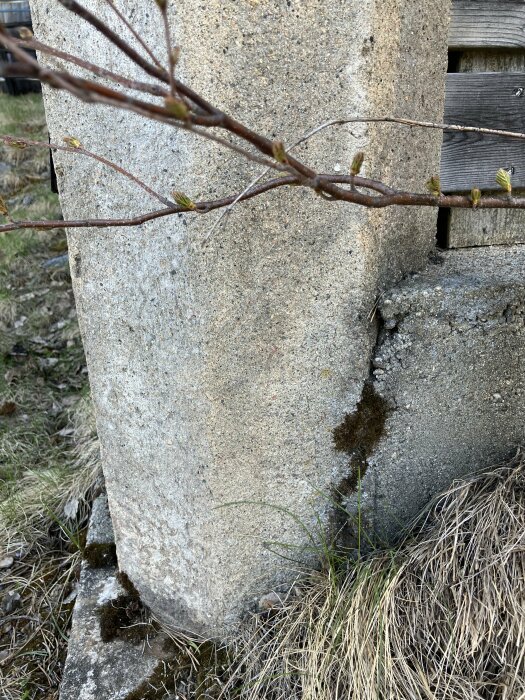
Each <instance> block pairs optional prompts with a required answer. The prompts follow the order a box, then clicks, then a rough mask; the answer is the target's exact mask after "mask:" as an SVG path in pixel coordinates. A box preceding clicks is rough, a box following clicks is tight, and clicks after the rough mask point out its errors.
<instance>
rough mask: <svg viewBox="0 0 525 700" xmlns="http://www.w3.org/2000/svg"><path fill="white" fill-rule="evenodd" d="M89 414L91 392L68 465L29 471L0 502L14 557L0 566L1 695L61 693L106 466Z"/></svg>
mask: <svg viewBox="0 0 525 700" xmlns="http://www.w3.org/2000/svg"><path fill="white" fill-rule="evenodd" d="M89 414H90V409H89V401H88V399H85V400H81V401H80V403H79V405H78V409H77V410H76V411H75V414H74V416H73V417H72V423H71V425H72V430H73V431H74V435H73V439H74V442H75V448H74V449H73V450H72V451H71V452H72V454H71V457H72V461H71V463H70V466H69V468H64V467H63V466H62V467H58V468H52V467H51V468H48V469H41V470H35V471H26V472H25V474H24V475H23V476H22V477H21V478H19V479H18V481H17V484H16V489H13V491H12V492H11V493H10V494H9V495H8V497H7V498H6V500H5V501H4V502H3V503H1V504H0V552H2V556H3V557H9V558H13V559H14V563H13V564H12V566H11V567H10V568H8V569H6V570H4V571H0V584H1V589H2V591H4V592H6V595H4V596H3V597H2V607H3V609H2V610H1V611H0V689H1V693H0V697H1V698H2V700H3V699H4V698H5V700H29V699H30V698H37V697H38V698H46V700H56V698H57V697H58V684H59V682H60V678H61V675H62V668H63V664H64V660H65V656H66V652H67V634H68V630H69V625H70V620H71V613H72V609H73V604H74V600H75V596H76V582H77V579H78V575H79V569H80V562H81V557H82V554H81V542H82V536H83V530H84V529H85V526H86V524H87V518H88V515H89V509H90V504H91V500H92V493H93V489H94V488H96V483H97V479H98V475H99V473H100V470H99V459H98V445H97V440H96V437H95V435H94V432H93V429H92V421H91V418H90V416H89ZM75 455H76V459H75ZM10 595H11V597H12V600H13V602H12V604H11V598H10V597H9V596H10ZM6 602H7V603H8V605H9V607H8V609H6V607H5V606H6Z"/></svg>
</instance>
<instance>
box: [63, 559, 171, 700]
mask: <svg viewBox="0 0 525 700" xmlns="http://www.w3.org/2000/svg"><path fill="white" fill-rule="evenodd" d="M116 573H117V571H116V569H115V568H101V569H91V568H89V567H84V568H83V569H82V573H81V576H80V585H79V591H78V594H77V600H76V603H75V610H74V613H73V621H72V626H71V635H70V638H69V647H68V655H67V660H66V664H65V667H64V675H63V679H62V683H61V685H60V700H126V698H128V697H129V696H130V694H131V693H132V692H133V691H135V690H136V689H137V688H138V687H141V686H142V685H143V684H144V683H145V682H146V681H147V680H148V679H149V678H150V677H151V676H152V675H153V674H154V673H155V671H156V669H157V667H158V665H159V659H158V658H157V657H155V656H154V655H153V654H152V653H151V652H150V650H149V647H148V646H147V645H143V644H132V643H131V642H129V641H127V640H124V639H114V640H112V641H110V642H103V641H102V639H101V637H100V619H99V617H100V611H101V609H102V607H103V606H104V605H105V604H108V603H111V602H112V601H115V600H116V599H117V598H118V596H119V595H121V594H123V593H124V590H123V589H122V587H121V586H120V584H119V583H118V581H117V579H116Z"/></svg>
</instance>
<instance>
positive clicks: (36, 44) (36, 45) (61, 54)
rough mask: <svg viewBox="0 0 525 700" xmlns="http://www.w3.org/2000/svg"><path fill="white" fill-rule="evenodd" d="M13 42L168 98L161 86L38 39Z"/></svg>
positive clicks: (135, 88)
mask: <svg viewBox="0 0 525 700" xmlns="http://www.w3.org/2000/svg"><path fill="white" fill-rule="evenodd" d="M13 41H15V42H16V43H17V44H18V45H19V46H20V47H21V48H26V49H32V50H33V51H40V52H41V53H45V54H47V55H49V56H54V57H55V58H60V59H62V60H63V61H67V62H68V63H72V64H73V65H76V66H79V67H80V68H84V69H85V70H87V71H89V72H90V73H93V74H94V75H97V76H98V77H100V78H108V79H109V80H112V81H113V82H115V83H118V84H119V85H122V86H124V87H127V88H129V89H130V90H135V91H137V92H144V93H147V94H150V95H154V96H155V97H166V96H167V94H168V93H167V91H166V90H165V89H164V88H162V87H161V86H160V85H153V83H143V82H141V81H140V80H131V79H130V78H126V77H125V76H123V75H120V74H119V73H114V72H113V71H111V70H108V69H107V68H102V67H101V66H97V65H96V64H94V63H90V62H89V61H85V60H84V59H83V58H80V57H79V56H74V55H73V54H70V53H67V52H66V51H60V50H59V49H55V48H53V47H52V46H48V45H47V44H44V43H42V42H41V41H38V40H37V39H30V40H24V39H13Z"/></svg>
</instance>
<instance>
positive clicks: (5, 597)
mask: <svg viewBox="0 0 525 700" xmlns="http://www.w3.org/2000/svg"><path fill="white" fill-rule="evenodd" d="M0 133H10V134H15V135H17V136H20V137H26V138H27V137H29V138H47V131H46V126H45V118H44V111H43V105H42V98H41V96H40V95H27V96H23V97H16V98H13V97H8V96H5V95H0ZM0 191H1V192H2V195H3V197H4V199H5V200H6V202H7V204H8V206H9V208H10V210H11V211H12V212H13V213H14V214H15V215H16V216H22V217H26V216H28V217H30V218H42V217H45V218H47V217H52V218H57V217H58V216H59V214H60V209H59V204H58V199H57V196H56V195H54V194H52V193H51V191H50V183H49V156H48V154H47V152H45V151H42V150H41V149H38V150H37V149H33V148H30V147H28V148H24V149H19V148H12V147H7V146H0ZM66 252H67V245H66V240H65V234H64V231H60V230H58V231H55V232H53V233H49V232H41V231H35V230H34V229H28V230H25V231H16V232H11V233H8V234H2V236H1V237H0V688H1V692H0V695H1V697H2V698H5V699H6V700H31V699H32V698H46V699H47V700H51V698H56V697H58V683H59V679H60V675H61V669H62V665H63V661H64V658H65V651H66V644H67V636H66V632H67V629H68V625H69V621H70V616H71V610H72V605H73V602H74V597H75V595H74V594H75V582H76V578H77V575H78V570H79V563H80V556H81V555H80V552H79V547H81V544H82V529H83V528H84V527H85V522H86V516H87V512H88V511H87V507H88V503H87V500H88V499H89V494H90V491H91V490H92V488H93V484H94V483H95V478H96V472H97V470H98V457H97V449H96V442H95V440H94V427H93V421H92V418H91V415H90V414H91V411H90V404H89V398H88V394H87V375H86V370H85V362H84V357H83V350H82V344H81V340H80V334H79V330H78V324H77V321H76V312H75V308H74V300H73V294H72V290H71V282H70V278H69V272H68V267H67V260H64V254H65V253H66ZM56 258H58V259H56ZM50 262H51V263H55V262H56V263H58V264H51V265H49V263H50Z"/></svg>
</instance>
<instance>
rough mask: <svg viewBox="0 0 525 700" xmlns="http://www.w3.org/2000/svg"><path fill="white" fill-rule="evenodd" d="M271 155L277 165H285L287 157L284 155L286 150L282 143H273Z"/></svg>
mask: <svg viewBox="0 0 525 700" xmlns="http://www.w3.org/2000/svg"><path fill="white" fill-rule="evenodd" d="M272 154H273V157H274V158H275V160H276V161H277V162H278V163H282V164H283V165H287V163H288V156H287V155H286V150H285V148H284V143H283V142H282V141H274V142H273V143H272Z"/></svg>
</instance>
